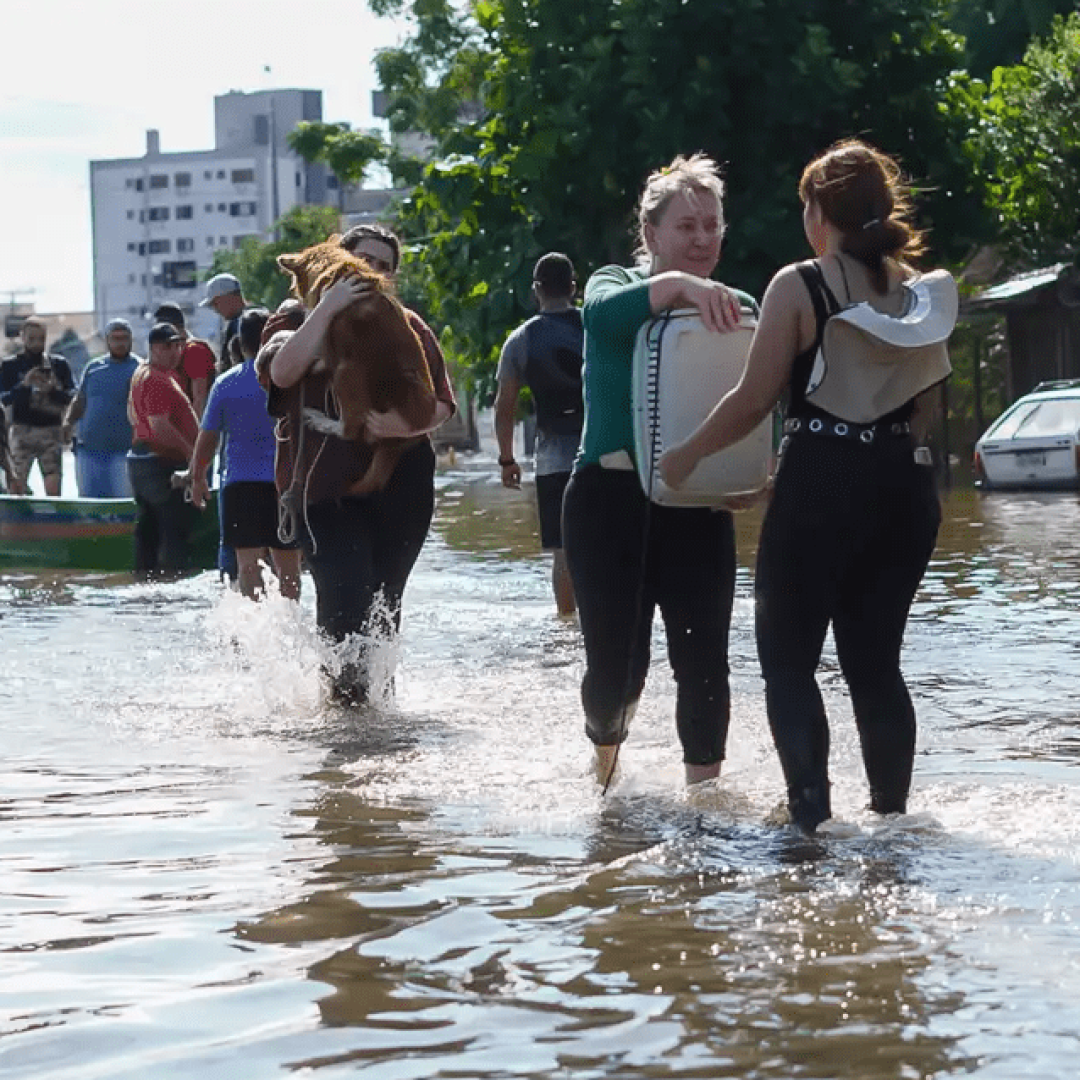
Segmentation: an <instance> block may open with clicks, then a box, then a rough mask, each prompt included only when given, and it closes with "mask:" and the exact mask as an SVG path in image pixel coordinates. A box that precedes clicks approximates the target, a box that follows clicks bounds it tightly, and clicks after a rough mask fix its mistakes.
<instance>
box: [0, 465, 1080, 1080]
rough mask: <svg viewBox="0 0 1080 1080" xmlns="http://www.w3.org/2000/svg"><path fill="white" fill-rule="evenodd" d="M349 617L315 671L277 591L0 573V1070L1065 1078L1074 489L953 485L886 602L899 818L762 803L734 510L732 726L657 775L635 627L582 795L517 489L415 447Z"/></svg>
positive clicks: (674, 757) (586, 763)
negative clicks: (897, 727) (381, 695)
mask: <svg viewBox="0 0 1080 1080" xmlns="http://www.w3.org/2000/svg"><path fill="white" fill-rule="evenodd" d="M438 483H439V506H438V511H437V518H436V524H435V527H434V530H433V533H432V536H431V539H430V541H429V543H428V546H427V547H426V549H425V551H424V553H423V555H422V557H421V561H420V564H419V566H418V568H417V571H416V574H415V576H414V578H413V581H412V583H411V584H410V588H409V592H408V593H407V596H406V621H405V631H404V634H403V637H402V640H401V641H400V643H399V645H398V646H396V647H391V646H386V647H385V648H384V650H383V654H382V657H381V659H382V661H383V662H384V668H385V671H389V670H390V669H391V668H392V667H393V665H394V663H395V661H396V662H397V665H398V666H397V674H396V677H395V680H394V682H395V687H394V688H395V698H394V703H393V704H390V703H386V704H383V705H381V706H379V707H378V708H376V709H374V710H372V711H370V712H368V713H366V714H358V713H349V712H344V711H334V710H333V709H332V708H330V707H329V706H326V705H324V704H323V702H322V701H321V699H320V685H319V676H318V669H319V665H320V663H322V662H329V663H333V662H334V658H333V657H328V656H326V654H325V653H324V652H323V650H322V649H321V648H320V646H319V643H318V642H317V640H316V639H315V637H314V635H313V633H312V629H311V627H312V622H313V618H312V600H313V597H312V595H311V589H310V582H306V588H307V593H306V595H305V597H304V600H303V602H302V605H301V608H300V610H299V612H297V611H295V610H290V605H288V604H287V603H286V602H283V601H281V600H272V601H271V602H268V603H266V604H263V605H261V606H258V607H256V606H254V605H251V604H248V603H246V602H244V601H242V600H241V599H240V598H238V597H237V596H235V595H234V594H229V593H223V592H222V590H221V588H220V586H219V585H218V583H217V581H216V579H215V578H214V577H213V576H212V575H209V574H205V575H202V576H200V577H198V578H195V579H193V580H189V581H185V582H182V583H179V584H175V585H169V586H156V587H148V586H143V585H136V584H133V583H131V582H130V581H128V580H126V579H124V578H111V579H108V578H106V579H101V578H96V579H95V578H92V577H84V578H78V577H70V576H68V577H57V576H49V575H45V576H29V575H18V574H9V575H7V576H6V577H4V578H2V579H0V650H2V651H0V655H2V661H0V662H2V664H3V669H4V682H3V685H4V687H5V691H6V692H5V694H4V697H3V702H2V704H0V710H2V714H0V733H2V734H0V738H2V739H3V743H2V745H3V755H2V759H0V816H2V819H3V828H2V832H0V874H2V876H0V882H2V884H0V890H2V892H0V1024H2V1027H0V1035H2V1037H0V1076H4V1077H20V1078H21V1077H27V1078H29V1077H34V1078H42V1077H49V1078H53V1077H55V1078H70V1080H90V1078H108V1080H121V1078H132V1080H134V1078H139V1080H145V1078H147V1077H152V1078H154V1080H165V1078H181V1077H182V1078H185V1080H189V1078H193V1077H198V1078H200V1080H211V1078H218V1077H220V1078H222V1080H225V1078H228V1080H244V1078H253V1080H254V1078H264V1077H271V1076H276V1075H285V1074H300V1075H313V1074H317V1075H319V1076H323V1077H328V1078H329V1077H334V1076H360V1075H363V1076H370V1077H378V1078H385V1080H408V1078H413V1077H416V1078H420V1077H470V1078H480V1077H485V1078H486V1077H493V1078H494V1077H575V1078H576V1077H582V1078H590V1077H738V1078H757V1077H761V1078H765V1077H769V1078H773V1077H775V1078H792V1077H821V1078H852V1080H856V1078H857V1080H876V1078H888V1080H894V1078H895V1080H908V1078H921V1077H931V1076H947V1075H953V1074H955V1075H965V1076H968V1075H971V1076H979V1077H995V1078H1001V1080H1017V1078H1020V1077H1032V1078H1034V1077H1040V1078H1072V1077H1075V1076H1076V1075H1077V1061H1078V1052H1080V1037H1078V1030H1080V1008H1078V1006H1077V1002H1078V1001H1080V926H1078V925H1077V923H1078V922H1080V866H1078V851H1080V845H1078V832H1080V826H1078V821H1080V770H1078V768H1077V766H1078V762H1080V724H1078V720H1080V705H1078V702H1080V502H1078V500H1077V498H1076V496H1075V495H1054V496H1042V497H1035V496H1003V495H995V496H981V495H979V494H977V493H972V492H970V491H956V492H953V493H952V494H951V495H949V496H948V498H947V511H946V512H947V518H946V523H945V526H944V528H943V532H942V536H941V542H940V545H939V550H938V553H937V556H936V558H935V560H934V562H933V564H932V566H931V569H930V572H929V575H928V577H927V580H926V583H925V587H924V589H923V591H922V593H921V595H920V597H919V600H918V602H917V604H916V608H915V611H914V614H913V618H912V623H911V626H910V631H909V635H908V642H907V651H906V671H907V674H908V677H909V682H910V685H911V688H912V691H913V694H914V697H915V699H916V703H917V708H918V710H919V717H920V741H919V757H918V760H917V764H916V781H915V790H914V793H913V796H912V799H911V805H910V810H911V813H910V814H909V815H908V816H906V817H903V818H900V819H894V820H883V819H879V818H877V817H875V816H874V815H872V814H870V813H869V812H867V811H866V810H865V809H864V806H865V801H866V793H865V785H864V781H863V778H862V773H861V765H860V762H859V758H858V750H857V744H856V739H855V734H854V729H853V725H852V720H851V715H850V711H849V709H848V706H847V704H846V698H845V696H844V693H843V688H842V684H841V681H840V678H839V675H838V672H837V669H836V664H835V658H834V655H833V654H832V651H831V646H830V649H829V651H828V652H827V655H826V658H825V662H824V672H823V676H822V685H823V690H824V693H825V696H826V701H827V704H828V706H829V709H830V716H831V718H832V730H833V754H832V770H833V781H834V808H835V811H836V820H835V821H834V822H832V823H830V824H829V825H828V826H827V827H826V828H825V829H823V831H822V833H821V835H820V836H819V837H817V838H815V839H813V840H808V839H805V838H800V837H799V836H798V835H795V834H794V833H792V832H791V831H790V830H789V829H787V828H784V827H778V826H776V825H773V824H770V823H769V817H770V813H771V812H772V811H773V809H774V807H776V805H777V803H778V802H779V801H780V799H781V793H782V792H781V782H780V774H779V769H778V766H777V764H776V761H775V757H774V753H773V750H772V747H771V743H770V740H769V736H768V731H767V727H766V722H765V716H764V711H763V700H762V690H761V683H760V679H759V677H758V673H757V667H756V661H755V653H754V643H753V635H752V597H751V573H750V569H751V566H752V559H753V548H754V542H755V537H756V531H757V524H758V521H757V517H756V515H755V514H752V513H751V514H743V515H740V516H739V526H740V549H741V558H742V564H743V565H742V569H741V570H740V577H739V583H738V595H737V603H736V611H735V618H734V625H733V628H732V642H731V644H732V648H731V651H732V657H733V676H732V678H733V693H734V719H733V724H732V731H731V737H730V743H729V759H728V761H727V762H726V764H725V767H724V775H723V778H722V780H721V782H720V783H719V784H718V785H712V784H710V785H703V786H702V787H701V788H699V789H695V790H694V791H692V792H690V793H688V792H687V791H686V790H685V788H684V786H683V783H682V778H681V772H682V770H681V765H680V762H679V755H678V751H677V748H676V741H675V733H674V723H673V719H672V715H673V700H674V699H673V687H672V682H671V677H670V671H669V669H668V668H667V665H666V662H665V660H664V656H663V635H662V630H661V629H660V627H659V625H658V627H657V630H656V636H655V642H654V644H655V656H656V660H655V663H654V667H653V672H652V674H651V676H650V680H649V684H648V687H647V689H646V694H645V698H644V699H643V704H642V708H641V710H640V712H639V714H638V716H637V718H636V720H635V722H634V725H633V728H632V731H631V738H630V741H629V742H628V743H627V744H626V746H625V748H624V754H623V758H622V763H621V771H620V776H619V778H618V780H617V781H616V783H615V785H614V786H613V789H612V790H611V791H610V792H609V793H608V795H607V796H606V797H601V795H600V792H599V790H598V788H597V786H596V784H595V782H594V781H593V779H592V777H591V772H590V754H589V748H588V745H587V743H586V741H585V738H584V735H583V733H582V720H581V714H580V706H579V703H578V682H579V679H580V677H581V672H582V652H581V646H580V640H579V635H578V631H577V628H576V626H575V625H574V624H573V623H572V622H567V621H560V620H559V619H557V618H556V617H555V615H554V613H553V604H552V602H551V599H550V596H549V587H548V568H547V562H546V560H545V559H544V558H543V557H542V556H541V555H540V554H539V552H538V551H537V550H536V542H535V539H534V531H533V530H534V524H533V511H532V504H531V491H530V490H529V489H528V488H527V489H526V491H524V492H522V493H520V494H515V493H510V492H507V491H505V490H504V489H502V488H501V487H500V486H499V485H498V483H497V481H496V480H495V469H494V464H493V462H492V461H490V460H488V459H486V458H485V459H483V460H482V461H472V462H469V461H462V460H460V459H459V461H458V462H457V463H456V465H453V466H451V467H449V468H445V469H444V470H443V471H442V473H441V474H440V477H439V481H438Z"/></svg>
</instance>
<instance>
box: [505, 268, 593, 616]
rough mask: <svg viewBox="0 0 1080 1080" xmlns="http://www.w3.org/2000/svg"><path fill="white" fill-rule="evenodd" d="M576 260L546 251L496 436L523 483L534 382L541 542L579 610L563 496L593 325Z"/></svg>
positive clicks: (563, 601)
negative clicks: (524, 423)
mask: <svg viewBox="0 0 1080 1080" xmlns="http://www.w3.org/2000/svg"><path fill="white" fill-rule="evenodd" d="M576 288H577V282H576V281H575V278H574V266H573V263H571V262H570V260H569V259H568V258H567V257H566V256H565V255H562V254H560V253H559V252H554V251H553V252H549V253H548V254H547V255H544V256H542V257H541V258H540V259H539V261H538V262H537V264H536V267H535V269H534V270H533V296H534V297H535V298H536V302H537V305H538V306H539V308H540V313H539V314H538V315H535V316H533V318H531V319H529V320H528V322H526V323H523V324H522V325H521V326H519V327H518V328H517V329H516V330H515V331H513V333H512V334H511V335H510V336H509V337H508V338H507V339H506V343H505V344H504V345H503V348H502V354H501V355H500V357H499V368H498V372H497V373H496V380H497V382H498V391H497V393H496V395H495V438H496V439H497V441H498V444H499V468H500V469H501V471H502V482H503V485H504V486H505V487H509V488H518V487H521V466H520V465H518V463H517V462H516V461H515V460H514V415H515V412H516V410H517V403H518V397H519V396H520V394H521V390H522V388H523V387H525V386H528V387H529V389H530V391H531V392H532V396H533V401H534V403H535V406H536V503H537V509H538V511H539V516H540V545H541V547H542V548H543V549H544V550H545V551H550V552H552V570H551V584H552V589H553V590H554V592H555V603H556V606H557V607H558V610H559V614H560V615H572V614H573V613H574V610H575V607H576V605H575V603H574V590H573V586H572V585H571V582H570V574H569V572H568V571H567V568H566V559H565V557H564V555H563V550H562V497H563V492H564V491H565V489H566V484H567V482H568V481H569V479H570V472H571V469H572V468H573V464H574V457H575V455H576V454H577V450H578V444H579V442H580V441H581V427H582V423H583V422H584V419H585V412H584V405H583V400H582V388H581V364H582V359H581V356H582V350H583V348H584V340H585V331H584V328H583V327H582V323H581V312H580V311H579V310H578V309H577V308H576V307H575V306H574V293H575V291H576Z"/></svg>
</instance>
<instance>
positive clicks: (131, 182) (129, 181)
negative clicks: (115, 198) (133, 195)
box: [124, 176, 135, 188]
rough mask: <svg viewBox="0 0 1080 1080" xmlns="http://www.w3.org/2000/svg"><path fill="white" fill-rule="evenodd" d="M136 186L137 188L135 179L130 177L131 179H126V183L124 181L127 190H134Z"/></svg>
mask: <svg viewBox="0 0 1080 1080" xmlns="http://www.w3.org/2000/svg"><path fill="white" fill-rule="evenodd" d="M134 186H135V180H134V178H133V177H130V176H129V177H128V178H127V179H126V180H125V181H124V187H126V188H133V187H134Z"/></svg>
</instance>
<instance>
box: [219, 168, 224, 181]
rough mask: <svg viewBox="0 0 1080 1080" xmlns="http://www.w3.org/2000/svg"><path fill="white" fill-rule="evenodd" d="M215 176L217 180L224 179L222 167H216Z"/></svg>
mask: <svg viewBox="0 0 1080 1080" xmlns="http://www.w3.org/2000/svg"><path fill="white" fill-rule="evenodd" d="M217 178H218V179H219V180H224V179H225V170H224V169H218V171H217Z"/></svg>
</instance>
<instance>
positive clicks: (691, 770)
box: [685, 761, 720, 784]
mask: <svg viewBox="0 0 1080 1080" xmlns="http://www.w3.org/2000/svg"><path fill="white" fill-rule="evenodd" d="M685 769H686V782H687V784H703V783H704V782H705V781H706V780H715V779H716V778H717V777H718V776H719V775H720V762H719V761H714V762H713V763H712V764H711V765H686V766H685Z"/></svg>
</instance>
